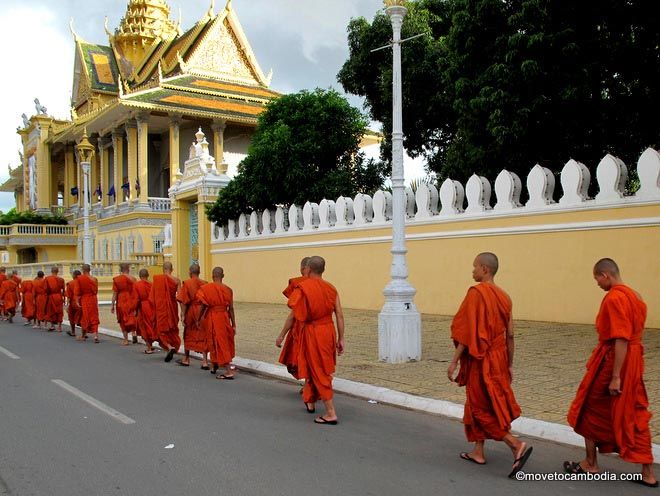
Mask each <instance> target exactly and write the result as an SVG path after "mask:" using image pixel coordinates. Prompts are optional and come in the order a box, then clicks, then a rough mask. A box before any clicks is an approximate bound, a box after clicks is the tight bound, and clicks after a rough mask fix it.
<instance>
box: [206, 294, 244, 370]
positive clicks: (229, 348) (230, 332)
mask: <svg viewBox="0 0 660 496" xmlns="http://www.w3.org/2000/svg"><path fill="white" fill-rule="evenodd" d="M197 299H198V300H199V302H200V304H201V305H204V306H206V307H207V308H206V313H205V314H204V318H203V319H202V322H201V324H202V328H203V329H204V331H205V332H206V335H207V337H208V345H207V347H208V351H209V352H210V355H211V362H212V363H214V364H217V365H226V364H228V363H231V361H232V359H233V358H234V356H235V355H236V349H235V344H234V335H235V331H234V328H233V327H232V326H231V320H230V318H229V307H230V306H232V305H233V302H234V293H233V292H232V290H231V288H230V287H229V286H226V285H224V284H222V283H216V282H213V283H209V284H205V285H204V286H202V287H201V288H199V290H198V291H197Z"/></svg>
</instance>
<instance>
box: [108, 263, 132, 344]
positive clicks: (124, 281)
mask: <svg viewBox="0 0 660 496" xmlns="http://www.w3.org/2000/svg"><path fill="white" fill-rule="evenodd" d="M134 286H135V279H133V278H132V277H131V276H127V275H126V274H119V275H118V276H115V277H113V279H112V292H113V293H116V294H117V300H116V301H117V305H116V307H115V315H117V322H118V323H119V327H121V330H122V331H124V332H133V331H134V330H135V305H136V301H135V300H136V297H135V293H134V289H133V288H134Z"/></svg>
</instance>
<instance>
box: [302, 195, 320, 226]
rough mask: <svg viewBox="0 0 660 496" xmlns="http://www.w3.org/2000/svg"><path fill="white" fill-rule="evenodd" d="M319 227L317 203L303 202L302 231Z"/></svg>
mask: <svg viewBox="0 0 660 496" xmlns="http://www.w3.org/2000/svg"><path fill="white" fill-rule="evenodd" d="M317 227H319V205H318V203H312V202H305V206H303V231H313V230H314V229H316V228H317Z"/></svg>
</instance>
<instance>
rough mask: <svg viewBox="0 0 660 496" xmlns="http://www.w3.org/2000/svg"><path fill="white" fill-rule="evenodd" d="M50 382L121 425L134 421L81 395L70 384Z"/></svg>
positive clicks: (83, 394)
mask: <svg viewBox="0 0 660 496" xmlns="http://www.w3.org/2000/svg"><path fill="white" fill-rule="evenodd" d="M52 382H54V383H55V384H57V385H58V386H59V387H61V388H62V389H64V390H66V391H68V392H70V393H71V394H72V395H74V396H77V397H78V398H80V399H81V400H83V401H84V402H86V403H89V404H90V405H92V406H93V407H94V408H97V409H99V410H101V411H102V412H103V413H105V414H107V415H110V416H111V417H112V418H113V419H115V420H117V421H119V422H121V423H122V424H134V423H135V420H133V419H132V418H130V417H127V416H126V415H124V414H123V413H121V412H118V411H117V410H115V409H114V408H112V407H109V406H108V405H106V404H105V403H102V402H100V401H99V400H97V399H96V398H92V397H91V396H90V395H88V394H86V393H83V392H82V391H81V390H80V389H78V388H75V387H73V386H72V385H71V384H69V383H67V382H64V381H63V380H61V379H52Z"/></svg>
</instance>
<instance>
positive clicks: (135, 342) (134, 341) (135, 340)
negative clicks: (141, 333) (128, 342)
mask: <svg viewBox="0 0 660 496" xmlns="http://www.w3.org/2000/svg"><path fill="white" fill-rule="evenodd" d="M133 344H137V336H133Z"/></svg>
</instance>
